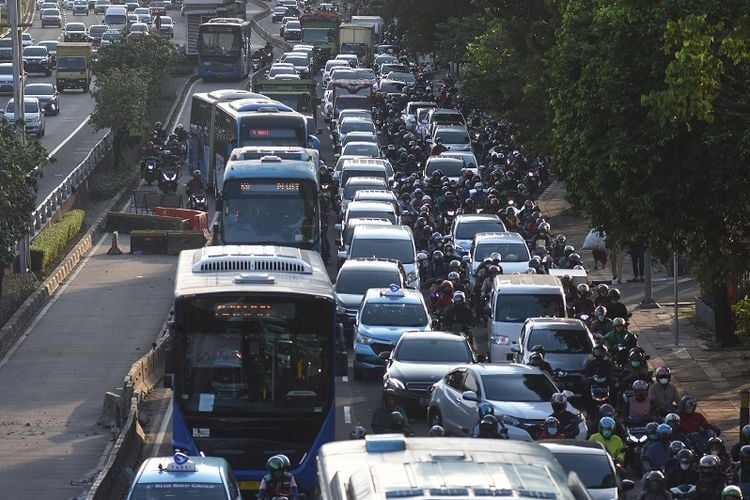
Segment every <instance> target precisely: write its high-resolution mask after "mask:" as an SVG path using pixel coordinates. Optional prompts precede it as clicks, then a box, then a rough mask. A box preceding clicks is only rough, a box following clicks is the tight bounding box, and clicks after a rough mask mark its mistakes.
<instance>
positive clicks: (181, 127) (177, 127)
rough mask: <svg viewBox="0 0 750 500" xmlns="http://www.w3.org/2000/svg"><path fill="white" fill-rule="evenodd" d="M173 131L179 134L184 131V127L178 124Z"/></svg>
mask: <svg viewBox="0 0 750 500" xmlns="http://www.w3.org/2000/svg"><path fill="white" fill-rule="evenodd" d="M174 129H175V131H177V132H180V131H182V130H184V129H185V127H183V126H182V123H178V124H177V126H176V127H175V128H174Z"/></svg>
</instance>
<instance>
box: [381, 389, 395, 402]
mask: <svg viewBox="0 0 750 500" xmlns="http://www.w3.org/2000/svg"><path fill="white" fill-rule="evenodd" d="M397 397H398V393H397V392H396V390H395V389H391V388H390V387H387V388H385V389H383V400H386V399H389V398H393V399H396V398H397Z"/></svg>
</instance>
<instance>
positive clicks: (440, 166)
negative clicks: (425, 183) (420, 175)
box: [424, 160, 464, 177]
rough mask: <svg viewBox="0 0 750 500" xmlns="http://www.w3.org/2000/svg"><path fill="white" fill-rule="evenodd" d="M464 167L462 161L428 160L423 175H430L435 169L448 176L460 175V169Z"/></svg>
mask: <svg viewBox="0 0 750 500" xmlns="http://www.w3.org/2000/svg"><path fill="white" fill-rule="evenodd" d="M463 169H464V163H463V162H462V161H440V160H437V161H430V162H429V164H428V165H427V168H426V169H425V172H424V175H425V177H427V176H430V175H432V174H433V172H435V171H436V170H440V171H441V172H443V175H447V176H448V177H460V176H461V171H462V170H463Z"/></svg>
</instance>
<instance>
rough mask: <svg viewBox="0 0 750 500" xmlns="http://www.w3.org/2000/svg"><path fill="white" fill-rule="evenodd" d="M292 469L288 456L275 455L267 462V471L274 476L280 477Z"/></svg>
mask: <svg viewBox="0 0 750 500" xmlns="http://www.w3.org/2000/svg"><path fill="white" fill-rule="evenodd" d="M290 468H291V463H290V462H289V458H288V457H287V456H286V455H274V456H272V457H271V458H269V459H268V461H267V462H266V469H268V472H270V473H271V475H273V476H280V475H282V474H283V473H284V472H286V471H288V470H289V469H290Z"/></svg>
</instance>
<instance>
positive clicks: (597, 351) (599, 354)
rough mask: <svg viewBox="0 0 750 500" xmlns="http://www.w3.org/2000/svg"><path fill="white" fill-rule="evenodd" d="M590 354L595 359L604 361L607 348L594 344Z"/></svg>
mask: <svg viewBox="0 0 750 500" xmlns="http://www.w3.org/2000/svg"><path fill="white" fill-rule="evenodd" d="M591 353H592V355H593V356H594V357H595V358H596V359H604V358H605V357H607V347H606V346H605V345H604V344H596V345H595V346H594V348H593V349H592V352H591Z"/></svg>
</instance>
